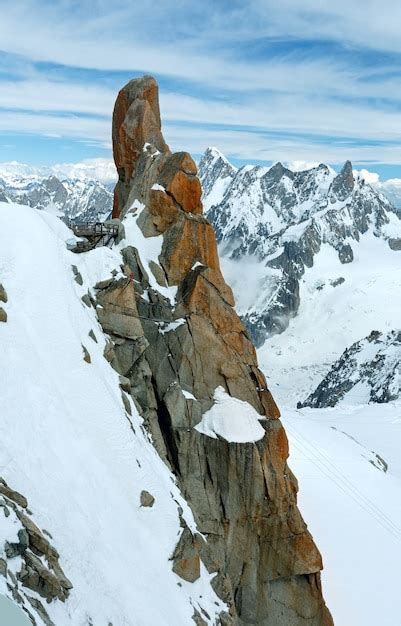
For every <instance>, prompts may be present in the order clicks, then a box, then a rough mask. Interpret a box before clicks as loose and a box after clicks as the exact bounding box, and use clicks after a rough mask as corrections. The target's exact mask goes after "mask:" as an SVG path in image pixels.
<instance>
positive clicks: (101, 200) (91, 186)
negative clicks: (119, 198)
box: [0, 164, 113, 222]
mask: <svg viewBox="0 0 401 626" xmlns="http://www.w3.org/2000/svg"><path fill="white" fill-rule="evenodd" d="M0 200H1V201H3V202H6V201H8V202H15V203H18V204H24V205H28V206H31V207H34V208H36V209H42V210H46V211H48V212H50V213H54V214H55V215H59V216H65V217H66V218H67V219H68V220H72V221H84V222H86V221H90V222H94V221H97V220H100V221H102V220H104V219H105V218H106V217H107V216H108V215H109V214H110V211H111V209H112V206H113V194H112V190H111V189H110V186H109V185H107V184H103V183H101V182H99V181H97V180H94V179H91V178H63V179H60V178H57V177H56V176H54V175H50V176H42V175H40V174H37V173H31V174H24V173H22V174H20V173H18V172H17V173H15V172H13V171H11V172H10V171H8V170H7V169H5V170H4V171H3V170H2V169H1V164H0Z"/></svg>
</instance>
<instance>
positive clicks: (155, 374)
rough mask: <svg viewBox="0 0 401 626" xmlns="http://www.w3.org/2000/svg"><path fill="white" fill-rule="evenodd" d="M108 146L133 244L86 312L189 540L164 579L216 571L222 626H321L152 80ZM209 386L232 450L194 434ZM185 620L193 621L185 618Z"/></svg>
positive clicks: (255, 386) (276, 463) (237, 324)
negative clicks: (234, 408) (241, 436)
mask: <svg viewBox="0 0 401 626" xmlns="http://www.w3.org/2000/svg"><path fill="white" fill-rule="evenodd" d="M113 147H114V158H115V162H116V166H117V170H118V174H119V181H118V183H117V186H116V191H115V203H114V217H118V218H120V219H122V220H123V223H124V226H125V231H126V233H127V240H128V241H129V243H130V244H131V245H127V246H126V247H125V249H123V251H122V254H123V258H124V263H125V264H124V266H123V271H124V273H125V276H126V278H118V277H117V276H116V277H115V278H114V279H111V280H109V281H106V282H105V283H103V284H98V285H97V311H98V316H99V321H100V323H101V324H102V326H103V329H104V331H105V332H106V333H108V335H109V337H110V343H109V345H108V346H107V350H106V351H105V356H106V358H107V360H108V361H109V362H111V364H112V366H113V367H114V368H115V369H116V370H117V371H118V372H119V374H120V375H121V376H123V377H124V378H125V379H127V382H125V386H124V389H125V391H128V392H129V393H130V394H131V396H132V398H133V399H134V401H135V403H136V405H137V407H138V408H139V410H140V412H141V414H142V416H143V418H144V423H145V426H146V428H147V430H148V432H149V433H150V434H151V437H152V441H153V443H154V445H155V447H156V449H157V451H158V453H159V454H160V456H161V457H162V458H163V459H164V461H165V462H166V463H167V464H168V465H169V466H170V467H171V469H172V470H173V472H174V474H175V476H176V477H177V481H178V484H179V486H180V488H181V491H182V493H183V495H184V497H185V498H186V500H187V501H188V503H189V505H190V507H191V509H192V511H193V514H194V517H195V521H196V523H197V527H198V529H199V533H200V534H195V535H193V534H192V533H191V532H190V530H189V529H188V527H186V525H185V522H184V521H182V527H183V528H182V534H181V537H180V539H179V542H178V544H177V547H176V550H175V553H174V554H173V555H172V557H171V558H172V561H173V565H172V567H173V569H174V571H175V572H176V573H177V574H178V576H180V577H182V578H183V579H185V580H190V581H194V580H196V579H197V578H198V576H199V571H200V564H201V563H203V565H204V566H205V567H206V568H207V570H208V571H209V572H210V573H216V576H215V578H214V579H213V583H212V584H213V586H214V588H215V590H216V592H217V593H218V595H219V596H220V597H221V598H222V599H223V600H224V601H225V602H226V603H227V611H228V612H227V614H222V615H221V624H235V625H238V626H242V625H245V624H258V625H264V626H279V625H283V626H284V625H285V626H300V625H301V624H302V625H305V624H308V625H309V626H323V625H329V624H332V620H331V616H330V614H329V612H328V610H327V608H326V606H325V603H324V600H323V597H322V592H321V585H320V570H321V568H322V561H321V557H320V554H319V552H318V550H317V548H316V546H315V544H314V542H313V539H312V537H311V535H310V534H309V532H308V530H307V527H306V524H305V522H304V520H303V519H302V517H301V514H300V512H299V511H298V508H297V503H296V494H297V488H298V487H297V481H296V479H295V477H294V476H293V474H292V472H291V470H290V469H289V467H288V465H287V457H288V442H287V438H286V434H285V432H284V429H283V427H282V425H281V423H280V421H279V419H278V418H279V411H278V408H277V406H276V404H275V402H274V400H273V398H272V396H271V394H270V392H269V390H268V387H267V384H266V380H265V377H264V375H263V374H262V372H261V371H260V370H259V368H258V364H257V359H256V352H255V348H254V346H253V344H252V342H251V340H250V339H249V336H248V334H247V332H246V329H245V327H244V326H243V324H242V322H241V320H240V319H239V317H238V316H237V314H236V312H235V310H234V308H233V307H234V299H233V296H232V292H231V289H230V288H229V287H228V286H227V285H226V283H225V281H224V278H223V276H222V274H221V271H220V265H219V258H218V253H217V245H216V238H215V235H214V231H213V228H212V226H211V225H210V223H209V222H208V221H207V220H206V219H205V218H204V216H203V214H202V203H201V187H200V183H199V179H198V177H197V169H196V166H195V163H194V161H193V160H192V158H191V156H190V155H189V154H188V153H185V152H180V153H176V154H172V153H171V152H170V150H169V148H168V146H167V145H166V143H165V142H164V139H163V135H162V133H161V124H160V113H159V104H158V88H157V84H156V82H155V80H154V79H153V78H151V77H144V78H142V79H138V80H133V81H131V82H130V83H128V85H126V86H125V87H124V88H123V89H122V90H121V91H120V93H119V95H118V98H117V102H116V106H115V110H114V118H113ZM122 245H123V244H122ZM106 353H107V354H106ZM217 387H222V389H223V390H224V392H225V394H226V396H227V398H228V399H230V397H232V398H237V399H239V400H242V401H245V402H247V403H248V404H249V405H250V406H251V407H253V409H254V410H256V411H257V413H258V414H259V415H260V420H261V421H260V424H261V425H262V426H263V429H264V435H263V437H262V438H260V439H259V440H258V441H256V442H255V441H252V440H250V441H248V442H247V443H232V442H230V441H229V440H227V439H229V437H227V438H224V437H216V438H213V437H212V436H210V437H209V436H207V435H204V434H201V433H200V432H198V431H197V430H196V429H195V426H197V425H198V424H199V423H200V421H201V420H202V416H203V415H204V414H205V413H206V412H207V411H208V410H209V409H211V407H212V406H213V405H214V393H215V390H216V388H217ZM233 417H234V416H233ZM194 620H195V621H196V623H203V621H202V618H201V616H200V615H199V614H197V613H196V612H195V615H194Z"/></svg>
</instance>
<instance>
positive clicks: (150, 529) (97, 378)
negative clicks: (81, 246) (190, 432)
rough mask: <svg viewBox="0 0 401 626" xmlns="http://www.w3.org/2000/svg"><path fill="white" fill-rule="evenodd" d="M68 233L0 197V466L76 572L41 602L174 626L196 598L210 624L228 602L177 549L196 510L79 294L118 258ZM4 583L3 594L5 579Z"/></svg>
mask: <svg viewBox="0 0 401 626" xmlns="http://www.w3.org/2000/svg"><path fill="white" fill-rule="evenodd" d="M68 239H71V231H69V230H68V229H67V228H66V227H65V226H64V225H63V224H62V222H61V221H60V220H58V219H57V218H56V217H54V216H52V215H49V214H46V213H44V212H40V211H36V210H34V209H31V208H28V207H23V206H20V205H11V204H4V203H1V204H0V282H1V283H3V285H4V287H5V289H6V291H7V294H8V303H7V304H4V305H3V306H4V308H5V309H6V311H7V314H8V321H7V323H2V324H0V345H1V350H0V367H1V372H2V375H1V377H0V397H1V420H0V468H1V470H0V475H1V476H2V477H4V479H5V480H6V481H7V482H8V483H9V485H10V486H12V488H13V489H16V490H18V491H20V492H21V493H22V494H24V495H25V496H26V497H27V498H28V501H29V507H30V509H31V511H32V512H33V516H34V517H33V519H34V520H35V522H36V523H37V524H38V525H39V526H40V527H41V528H45V529H46V530H48V531H49V532H50V533H51V534H52V537H53V540H52V541H53V545H54V546H55V547H56V548H57V550H58V551H59V553H60V565H61V567H62V568H63V569H64V572H65V574H66V576H67V577H68V578H69V579H70V580H71V582H72V584H73V589H72V590H71V594H70V597H69V598H68V600H67V601H66V603H65V604H63V603H61V602H59V601H57V602H52V603H51V604H49V605H46V609H47V611H48V613H49V615H50V617H51V619H52V620H53V621H54V622H55V624H57V626H63V625H64V624H66V625H67V624H72V625H73V626H87V625H88V624H90V623H93V624H94V625H96V626H108V624H109V623H112V624H113V626H124V625H125V626H134V625H135V626H149V624H155V625H156V624H157V625H160V626H172V625H177V626H179V625H188V624H191V623H192V619H191V618H192V615H193V613H194V607H197V608H198V609H199V607H200V606H202V607H203V608H204V609H205V610H206V611H207V613H208V614H209V615H210V622H209V623H210V624H212V623H213V622H214V618H215V615H216V614H218V613H220V611H221V610H223V609H224V605H223V603H222V602H221V600H220V599H219V598H218V597H217V596H216V595H215V593H214V591H213V590H212V588H211V586H210V578H211V576H209V575H208V574H207V572H206V570H205V568H202V575H201V578H200V579H199V580H198V581H196V582H195V583H193V584H190V583H186V582H185V581H183V580H181V579H180V578H178V576H176V575H175V574H174V573H173V572H172V569H171V567H172V563H171V561H169V558H170V557H171V555H172V553H173V550H174V548H175V545H176V543H177V541H178V538H179V536H180V533H181V528H180V523H179V512H178V507H179V506H181V507H182V509H183V511H184V517H185V519H186V521H187V523H188V525H189V526H190V528H194V527H195V525H194V521H193V517H192V514H191V511H190V510H189V508H188V506H187V505H186V503H185V501H184V500H183V498H182V497H181V495H180V493H179V491H178V489H177V487H176V485H175V481H174V478H173V476H172V474H171V473H170V472H169V470H168V469H167V467H166V466H165V465H164V464H163V462H162V461H161V459H160V458H159V457H158V455H157V453H156V451H155V450H154V448H153V446H152V445H151V444H150V442H149V440H148V438H147V436H146V434H145V432H144V429H143V427H142V425H141V418H140V417H139V415H138V413H137V411H136V409H135V406H134V405H133V404H132V403H131V409H132V418H129V416H128V415H127V414H126V412H125V410H124V406H123V402H122V397H121V391H120V388H119V381H118V375H117V373H116V372H115V371H114V370H113V369H112V368H111V367H110V365H109V364H108V362H107V361H106V360H105V358H104V357H103V350H104V346H105V337H104V335H103V333H102V331H101V328H100V326H99V324H98V322H97V319H96V315H95V312H94V310H93V309H92V308H87V307H86V306H85V305H84V303H83V302H82V301H81V297H82V295H83V294H85V293H86V292H87V291H88V289H89V288H90V287H92V286H93V284H94V282H96V281H97V280H100V279H105V278H108V277H110V271H111V269H113V268H117V269H118V265H119V263H120V262H121V257H120V255H119V253H117V252H113V251H110V250H108V249H107V248H103V249H96V250H94V251H92V252H89V253H85V254H81V255H74V254H73V253H72V252H69V251H68V250H67V248H66V243H65V242H66V241H67V240H68ZM72 264H74V265H76V266H77V267H78V270H79V272H80V273H81V275H82V278H83V285H82V286H79V285H78V284H77V282H76V281H75V280H74V274H73V271H72V268H71V265H72ZM90 331H93V332H94V334H95V336H96V339H97V342H95V341H94V340H93V339H92V338H91V337H90V336H89V332H90ZM83 346H84V347H85V348H86V349H87V351H88V352H89V354H90V358H91V363H87V362H85V361H84V359H83V356H84V353H83ZM143 489H146V490H148V491H149V492H150V493H151V494H152V495H153V496H154V497H155V504H154V506H153V507H152V508H141V507H140V493H141V491H142V490H143ZM0 515H2V513H1V512H0ZM1 528H2V527H0V529H1ZM0 532H1V531H0ZM5 538H8V537H3V536H2V537H0V545H1V547H2V550H3V546H4V539H5ZM0 592H2V593H4V594H5V595H7V594H9V592H8V590H7V587H6V582H5V579H4V578H3V577H0ZM31 595H35V594H34V593H31ZM90 620H91V621H90ZM38 623H40V621H39V620H38Z"/></svg>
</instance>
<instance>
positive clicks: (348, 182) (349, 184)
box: [331, 161, 355, 200]
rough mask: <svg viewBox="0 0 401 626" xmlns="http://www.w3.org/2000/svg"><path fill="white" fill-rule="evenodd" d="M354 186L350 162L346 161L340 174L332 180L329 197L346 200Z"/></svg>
mask: <svg viewBox="0 0 401 626" xmlns="http://www.w3.org/2000/svg"><path fill="white" fill-rule="evenodd" d="M354 186H355V178H354V174H353V170H352V163H351V161H346V163H345V164H344V166H343V168H342V170H341V171H340V173H339V174H338V175H337V176H336V177H335V178H334V180H333V182H332V186H331V197H333V198H335V199H337V200H346V198H348V196H349V195H350V194H351V193H352V190H353V189H354Z"/></svg>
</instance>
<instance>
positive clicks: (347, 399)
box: [302, 330, 401, 407]
mask: <svg viewBox="0 0 401 626" xmlns="http://www.w3.org/2000/svg"><path fill="white" fill-rule="evenodd" d="M400 366H401V332H400V331H391V332H389V333H387V334H385V335H383V333H380V332H379V331H376V330H374V331H372V332H371V333H370V335H368V337H366V338H365V339H362V340H361V341H357V342H355V343H354V344H352V346H351V347H350V348H347V349H346V350H345V351H344V352H343V354H342V355H341V357H340V358H339V359H338V360H337V361H336V362H335V363H333V365H332V367H331V369H330V371H329V372H328V374H327V375H326V376H325V377H324V379H323V380H322V381H321V383H320V384H319V385H318V387H317V388H316V389H315V390H314V392H313V393H312V394H310V396H308V398H307V399H306V400H305V401H304V402H303V403H302V405H303V406H310V407H327V406H335V405H336V404H337V403H338V402H341V404H351V405H353V404H368V403H369V402H379V403H383V402H390V401H392V400H397V399H398V398H399V397H400V395H401V393H400V392H401V378H400Z"/></svg>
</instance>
